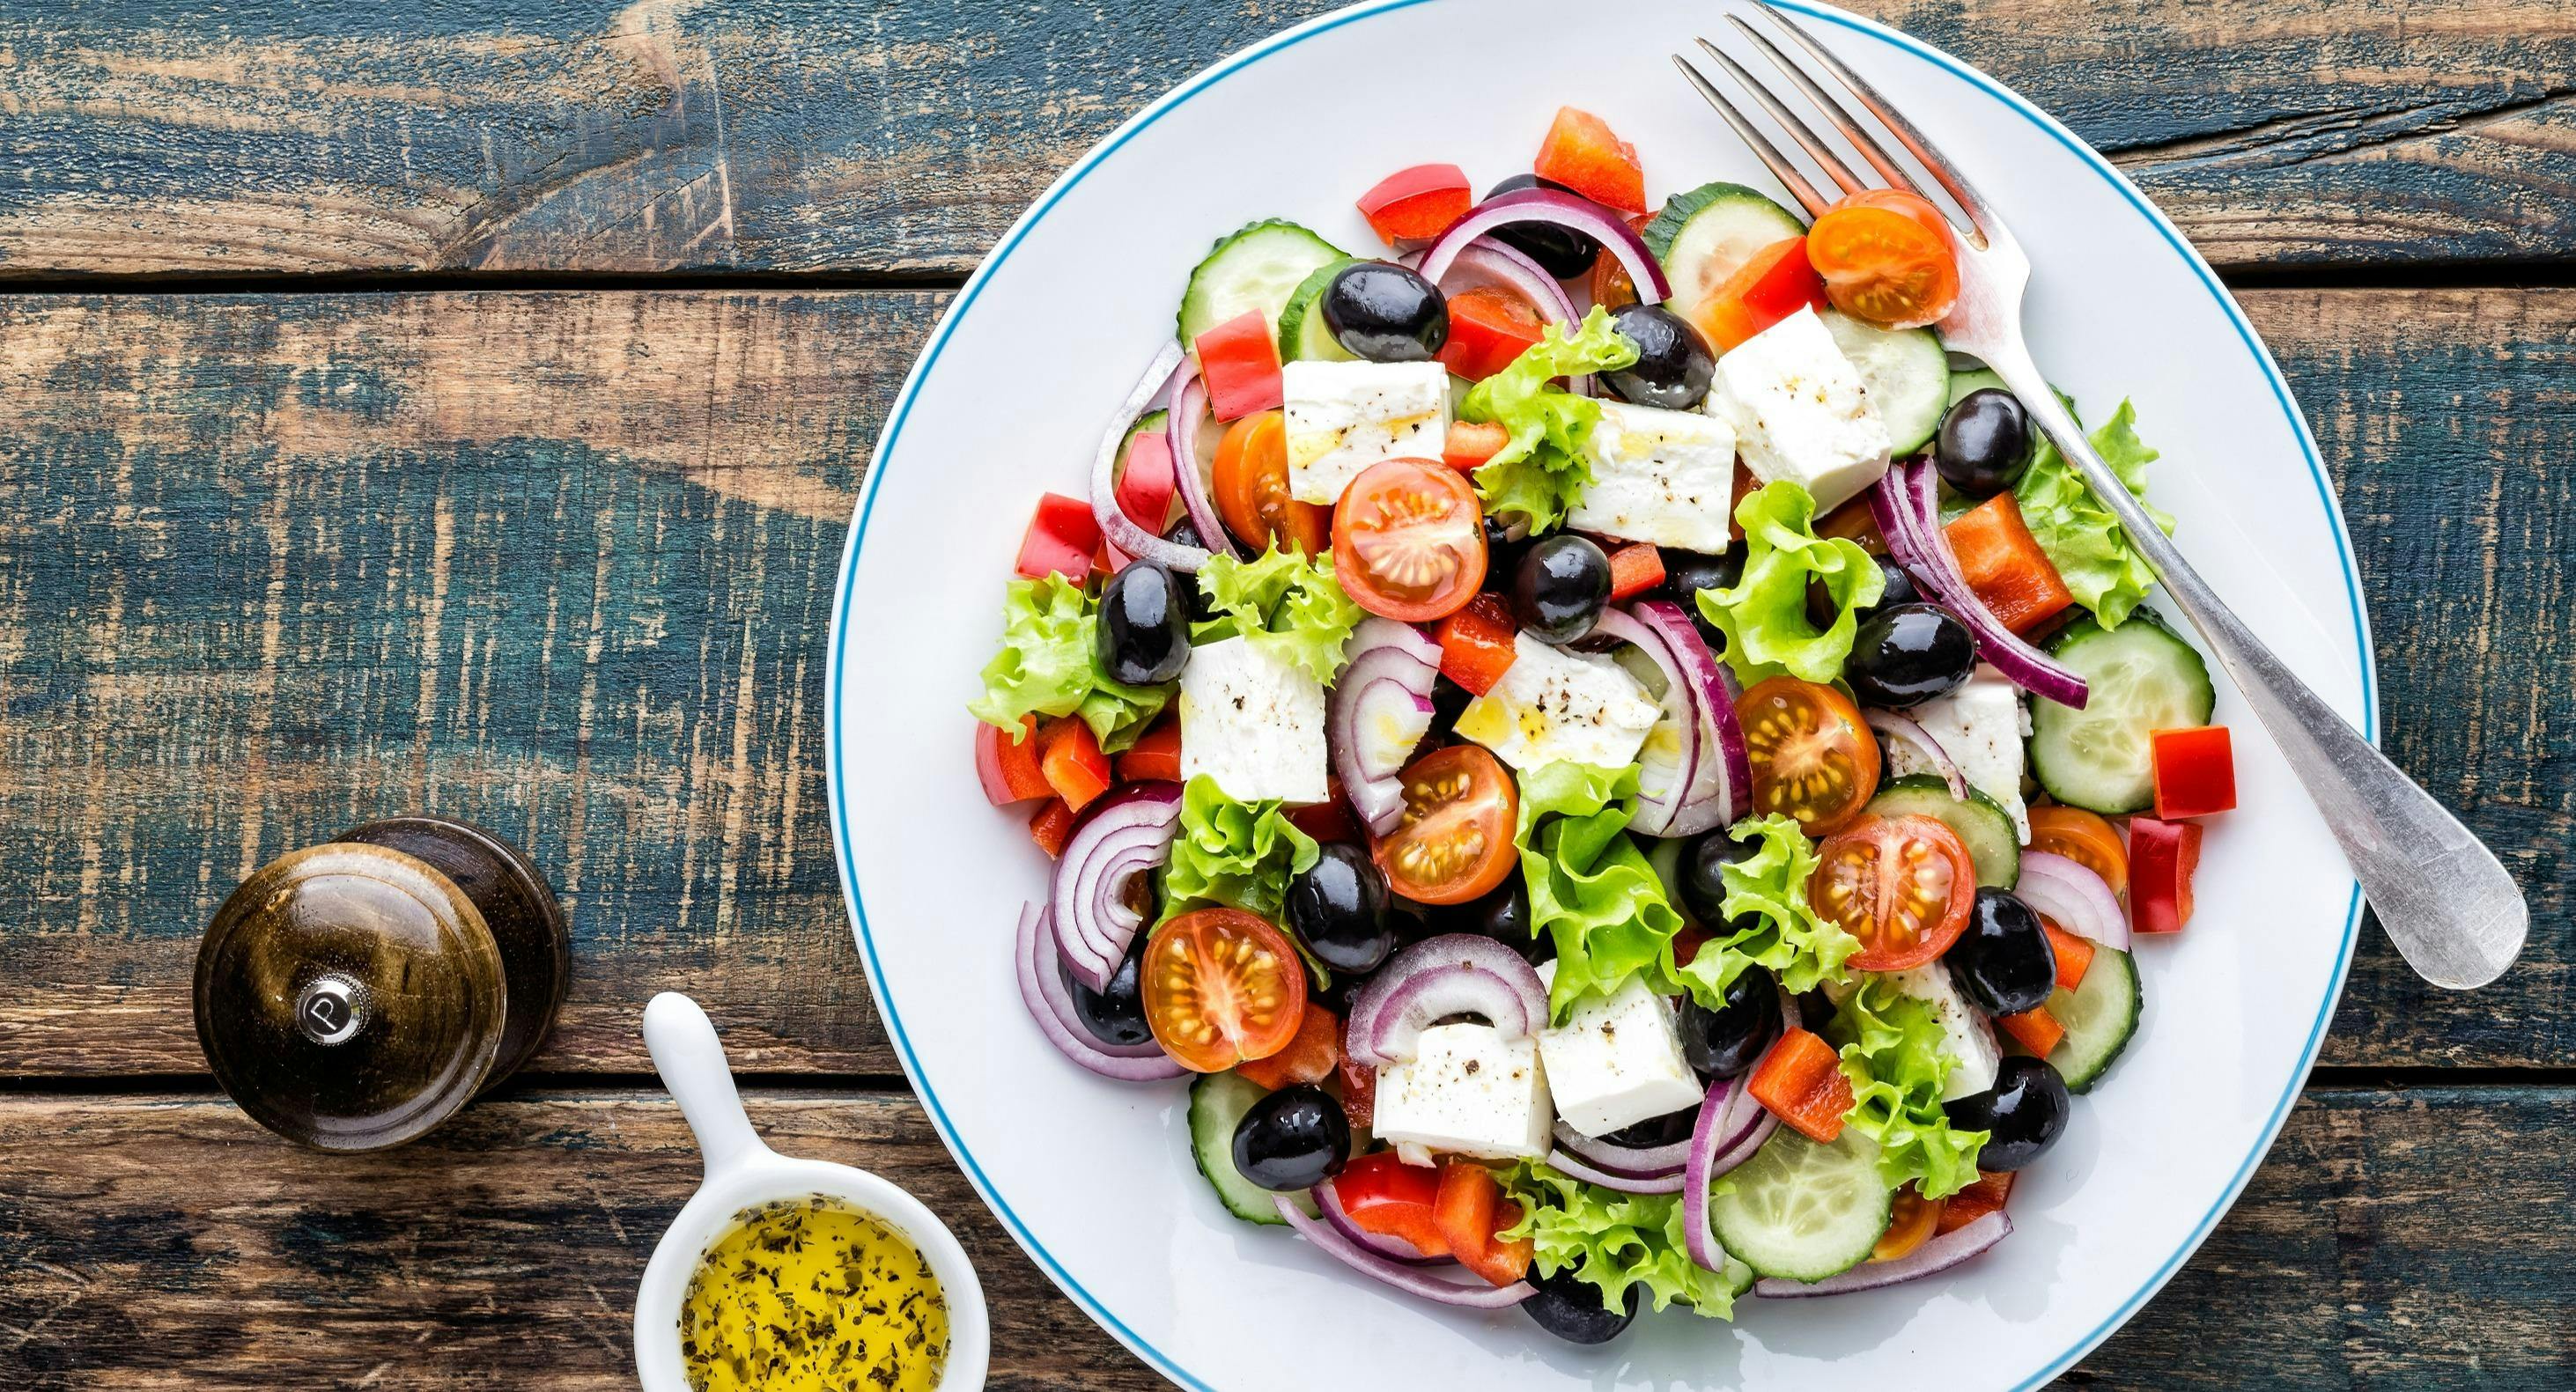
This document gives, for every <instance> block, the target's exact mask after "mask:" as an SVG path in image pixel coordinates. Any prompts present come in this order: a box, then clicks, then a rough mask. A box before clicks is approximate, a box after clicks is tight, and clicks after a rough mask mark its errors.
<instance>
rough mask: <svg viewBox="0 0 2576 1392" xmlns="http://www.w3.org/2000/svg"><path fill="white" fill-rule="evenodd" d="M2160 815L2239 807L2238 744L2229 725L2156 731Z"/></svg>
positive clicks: (2166, 818) (2170, 818)
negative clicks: (2237, 781)
mask: <svg viewBox="0 0 2576 1392" xmlns="http://www.w3.org/2000/svg"><path fill="white" fill-rule="evenodd" d="M2147 738H2148V740H2149V742H2150V744H2151V746H2152V748H2153V750H2154V754H2155V766H2156V816H2157V817H2158V818H2160V819H2162V820H2164V821H2168V822H2171V821H2177V820H2180V819H2181V818H2184V817H2207V816H2211V815H2213V814H2216V813H2220V812H2226V811H2229V810H2232V809H2233V808H2234V807H2235V806H2236V747H2235V745H2234V744H2233V743H2231V742H2230V741H2229V739H2228V735H2227V727H2226V726H2224V725H2196V726H2193V727H2192V728H2190V729H2188V730H2155V731H2151V732H2149V734H2148V736H2147Z"/></svg>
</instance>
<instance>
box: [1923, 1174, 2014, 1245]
mask: <svg viewBox="0 0 2576 1392" xmlns="http://www.w3.org/2000/svg"><path fill="white" fill-rule="evenodd" d="M2012 1187H2013V1176H2012V1171H2010V1170H2002V1171H1987V1170H1979V1171H1977V1179H1976V1182H1975V1183H1973V1184H1971V1185H1969V1186H1968V1187H1967V1188H1965V1189H1962V1190H1960V1191H1959V1192H1958V1193H1955V1194H1952V1195H1951V1196H1950V1200H1949V1203H1948V1204H1947V1205H1946V1206H1945V1207H1943V1208H1942V1210H1941V1221H1940V1222H1938V1223H1936V1224H1934V1225H1933V1232H1934V1234H1935V1235H1936V1236H1937V1235H1938V1234H1941V1233H1948V1232H1957V1231H1958V1230H1959V1229H1961V1228H1964V1227H1966V1226H1968V1225H1969V1224H1970V1223H1973V1222H1975V1221H1977V1220H1978V1219H1980V1218H1983V1217H1985V1216H1986V1215H1987V1214H1989V1213H2001V1212H2002V1211H2003V1207H2004V1200H2005V1199H2007V1198H2009V1197H2011V1196H2012Z"/></svg>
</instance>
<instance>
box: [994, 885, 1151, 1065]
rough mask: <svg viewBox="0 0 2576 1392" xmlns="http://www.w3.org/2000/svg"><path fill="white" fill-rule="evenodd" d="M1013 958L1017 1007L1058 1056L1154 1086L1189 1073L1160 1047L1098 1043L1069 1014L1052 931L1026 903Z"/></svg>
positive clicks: (1042, 916)
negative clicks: (1025, 1009)
mask: <svg viewBox="0 0 2576 1392" xmlns="http://www.w3.org/2000/svg"><path fill="white" fill-rule="evenodd" d="M1014 956H1015V958H1016V964H1017V967H1018V971H1019V978H1020V1004H1022V1005H1024V1006H1027V1007H1028V1011H1029V1017H1030V1018H1031V1019H1034V1020H1036V1021H1037V1022H1038V1032H1039V1033H1041V1034H1043V1035H1045V1036H1046V1037H1047V1042H1048V1043H1050V1044H1053V1045H1054V1046H1055V1047H1056V1051H1057V1052H1058V1053H1061V1054H1063V1055H1064V1056H1065V1057H1066V1058H1069V1059H1071V1060H1073V1061H1074V1062H1075V1063H1078V1064H1081V1065H1082V1066H1083V1067H1085V1068H1088V1069H1090V1070H1091V1071H1092V1072H1094V1073H1097V1074H1099V1075H1100V1076H1101V1077H1104V1078H1114V1079H1117V1080H1118V1081H1119V1082H1122V1083H1158V1082H1162V1081H1164V1080H1165V1079H1169V1078H1178V1077H1182V1076H1184V1075H1186V1074H1187V1073H1188V1072H1189V1070H1188V1069H1186V1068H1183V1067H1181V1065H1180V1064H1179V1063H1178V1062H1176V1061H1174V1060H1173V1059H1172V1057H1171V1056H1170V1055H1169V1054H1166V1053H1164V1052H1163V1050H1162V1048H1161V1046H1159V1045H1155V1044H1150V1043H1148V1044H1103V1043H1101V1042H1100V1041H1098V1040H1096V1039H1094V1038H1092V1037H1091V1032H1090V1031H1089V1030H1086V1029H1084V1028H1083V1027H1082V1019H1081V1017H1080V1016H1078V1015H1076V1014H1074V1012H1073V993H1072V992H1071V991H1068V990H1066V989H1065V985H1064V978H1063V976H1062V975H1061V974H1059V969H1058V962H1059V956H1058V953H1057V949H1056V941H1055V928H1054V925H1053V924H1052V923H1051V922H1050V921H1049V918H1048V914H1047V911H1046V910H1045V909H1044V908H1043V907H1041V906H1039V905H1036V904H1031V905H1029V906H1028V907H1026V908H1024V909H1022V910H1020V936H1019V944H1018V951H1017V952H1016V953H1015V954H1014Z"/></svg>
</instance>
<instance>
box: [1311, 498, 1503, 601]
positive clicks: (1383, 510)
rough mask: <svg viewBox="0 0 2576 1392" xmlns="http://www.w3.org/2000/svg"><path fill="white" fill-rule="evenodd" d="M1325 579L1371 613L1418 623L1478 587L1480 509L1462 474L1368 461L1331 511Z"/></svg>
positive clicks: (1482, 544)
mask: <svg viewBox="0 0 2576 1392" xmlns="http://www.w3.org/2000/svg"><path fill="white" fill-rule="evenodd" d="M1333 574H1334V575H1335V576H1336V577H1338V578H1339V579H1340V580H1341V582H1342V588H1343V589H1344V590H1347V591H1349V592H1350V596H1351V599H1352V601H1353V602H1354V603H1356V604H1358V605H1359V606H1360V607H1361V608H1362V609H1366V610H1367V611H1369V612H1370V613H1372V614H1383V615H1385V616H1386V617H1387V618H1390V619H1402V620H1404V621H1405V622H1406V623H1423V622H1427V621H1429V620H1432V619H1437V618H1443V617H1446V616H1447V615H1450V614H1453V613H1455V612H1457V610H1458V608H1459V606H1460V605H1463V604H1465V603H1466V602H1467V601H1468V600H1470V599H1472V598H1474V597H1475V594H1476V591H1477V590H1478V589H1479V588H1480V587H1482V586H1483V585H1484V583H1485V510H1484V508H1483V507H1482V506H1480V505H1479V504H1478V503H1477V502H1476V490H1475V489H1474V488H1473V487H1471V486H1469V484H1468V482H1467V479H1466V476H1465V475H1463V474H1461V473H1459V472H1458V471H1457V470H1455V469H1452V468H1450V467H1449V466H1447V465H1445V464H1441V463H1438V462H1436V461H1433V460H1429V459H1389V460H1384V461H1382V462H1379V463H1376V464H1372V465H1370V466H1369V467H1368V468H1366V469H1364V470H1362V471H1361V473H1360V476H1359V477H1358V478H1355V479H1352V480H1351V483H1350V487H1348V488H1345V489H1343V490H1342V501H1341V504H1340V506H1338V507H1336V508H1334V509H1333Z"/></svg>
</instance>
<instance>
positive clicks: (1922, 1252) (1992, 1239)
mask: <svg viewBox="0 0 2576 1392" xmlns="http://www.w3.org/2000/svg"><path fill="white" fill-rule="evenodd" d="M2010 1236H2012V1219H2010V1218H2007V1217H2005V1216H2004V1211H2003V1210H2002V1209H1996V1210H1995V1211H1994V1212H1992V1213H1989V1214H1987V1215H1985V1216H1984V1217H1982V1218H1979V1219H1977V1220H1975V1221H1974V1222H1970V1223H1967V1224H1964V1225H1962V1226H1960V1227H1957V1228H1953V1229H1951V1230H1950V1231H1948V1232H1945V1233H1942V1234H1940V1235H1939V1236H1937V1237H1933V1238H1930V1239H1928V1240H1927V1241H1925V1242H1924V1244H1923V1245H1922V1246H1920V1247H1917V1248H1915V1249H1914V1250H1913V1251H1911V1252H1908V1253H1906V1254H1905V1255H1904V1256H1901V1257H1898V1258H1897V1259H1896V1260H1894V1261H1870V1262H1862V1263H1861V1264H1860V1265H1858V1266H1855V1267H1853V1268H1852V1269H1851V1270H1849V1271H1846V1272H1843V1273H1842V1274H1841V1275H1839V1276H1828V1277H1826V1278H1825V1279H1823V1280H1821V1281H1815V1282H1808V1281H1792V1280H1789V1279H1787V1278H1786V1277H1781V1276H1767V1277H1764V1278H1763V1279H1761V1280H1759V1281H1756V1282H1754V1283H1753V1293H1754V1294H1756V1295H1767V1296H1774V1297H1782V1298H1791V1299H1794V1298H1796V1297H1799V1296H1808V1295H1849V1294H1851V1293H1852V1292H1854V1291H1865V1290H1881V1289H1884V1288H1886V1287H1888V1286H1893V1285H1899V1284H1901V1283H1903V1282H1906V1281H1911V1280H1915V1279H1916V1278H1918V1277H1923V1276H1930V1275H1932V1274H1934V1273H1936V1272H1942V1271H1947V1270H1949V1269H1950V1268H1951V1267H1954V1266H1957V1265H1958V1264H1959V1263H1961V1262H1963V1261H1966V1260H1967V1259H1968V1258H1970V1257H1973V1256H1975V1255H1977V1254H1978V1253H1980V1252H1983V1251H1984V1250H1986V1249H1987V1248H1989V1247H1992V1246H1994V1245H1995V1244H1996V1243H1998V1242H2001V1241H2003V1240H2004V1239H2005V1238H2007V1237H2010Z"/></svg>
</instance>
